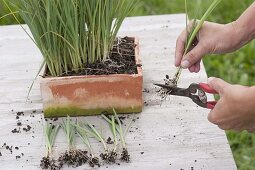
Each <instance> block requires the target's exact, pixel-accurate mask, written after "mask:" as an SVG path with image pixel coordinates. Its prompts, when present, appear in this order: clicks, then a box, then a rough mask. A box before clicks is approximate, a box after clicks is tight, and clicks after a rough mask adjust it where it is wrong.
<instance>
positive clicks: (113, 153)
mask: <svg viewBox="0 0 255 170" xmlns="http://www.w3.org/2000/svg"><path fill="white" fill-rule="evenodd" d="M109 125H110V128H111V131H112V135H113V139H114V142H113V144H114V145H113V149H112V151H111V152H110V153H109V162H112V163H115V162H116V158H117V156H118V154H117V152H116V150H117V146H118V140H117V133H116V124H115V118H114V116H112V117H111V123H109Z"/></svg>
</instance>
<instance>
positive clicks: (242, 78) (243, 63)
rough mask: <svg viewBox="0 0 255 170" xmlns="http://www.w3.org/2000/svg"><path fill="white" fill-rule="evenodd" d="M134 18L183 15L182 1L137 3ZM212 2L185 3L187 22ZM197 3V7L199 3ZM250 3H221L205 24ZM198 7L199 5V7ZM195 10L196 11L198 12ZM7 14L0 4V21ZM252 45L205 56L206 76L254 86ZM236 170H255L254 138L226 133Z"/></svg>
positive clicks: (226, 0) (232, 16)
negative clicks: (137, 16)
mask: <svg viewBox="0 0 255 170" xmlns="http://www.w3.org/2000/svg"><path fill="white" fill-rule="evenodd" d="M138 1H139V2H140V5H139V8H137V11H136V13H135V15H159V14H172V13H184V12H185V9H184V0H138ZM211 1H212V0H206V1H205V0H188V8H189V9H188V11H189V15H190V18H192V16H195V14H194V13H195V11H199V13H200V14H202V13H203V12H204V11H205V9H206V8H207V7H208V6H209V4H210V2H211ZM199 2H200V3H199ZM252 2H254V0H223V1H222V3H221V4H220V5H219V6H218V7H217V8H216V9H215V10H214V12H213V13H212V15H211V16H210V17H209V19H208V20H209V21H212V22H218V23H222V24H224V23H228V22H231V21H233V20H235V19H237V18H238V17H239V16H240V15H241V13H242V12H243V11H244V10H245V9H246V8H247V7H248V6H249V5H250V4H251V3H252ZM199 4H200V5H199ZM198 6H199V8H198ZM7 13H8V10H7V9H6V8H5V7H4V5H3V4H2V1H0V17H1V16H3V15H4V14H7ZM6 24H15V21H14V19H13V18H12V17H6V18H4V19H2V20H0V25H6ZM254 51H255V43H254V42H251V43H250V44H248V45H246V46H245V47H243V48H242V49H240V50H238V51H237V52H235V53H231V54H225V55H220V56H217V55H214V56H208V57H206V58H205V59H204V63H205V67H206V70H207V73H208V75H209V76H215V77H220V78H222V79H224V80H226V81H228V82H230V83H238V84H242V85H255V54H254ZM227 137H228V139H229V143H230V146H231V149H232V151H233V154H234V158H235V161H236V163H237V166H238V169H240V170H253V169H254V170H255V134H250V133H247V132H240V133H237V132H231V131H229V132H227Z"/></svg>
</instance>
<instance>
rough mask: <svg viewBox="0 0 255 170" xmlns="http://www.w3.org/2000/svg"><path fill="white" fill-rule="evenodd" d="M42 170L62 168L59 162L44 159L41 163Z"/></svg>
mask: <svg viewBox="0 0 255 170" xmlns="http://www.w3.org/2000/svg"><path fill="white" fill-rule="evenodd" d="M40 167H41V168H42V169H50V170H59V169H60V166H59V165H58V164H57V161H55V160H53V159H50V158H49V157H43V158H42V160H41V163H40Z"/></svg>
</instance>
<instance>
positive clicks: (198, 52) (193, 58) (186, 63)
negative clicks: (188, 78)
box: [181, 43, 207, 69]
mask: <svg viewBox="0 0 255 170" xmlns="http://www.w3.org/2000/svg"><path fill="white" fill-rule="evenodd" d="M206 53H207V51H206V48H204V46H203V45H201V44H199V43H198V44H197V45H196V46H195V47H194V48H193V49H192V50H191V51H190V52H188V53H187V54H186V55H185V56H184V58H183V60H182V62H181V67H182V68H184V69H186V68H189V67H190V66H192V65H194V64H195V63H197V62H198V61H199V60H200V59H201V58H202V57H203V56H204V55H205V54H206Z"/></svg>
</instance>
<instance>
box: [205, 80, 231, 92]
mask: <svg viewBox="0 0 255 170" xmlns="http://www.w3.org/2000/svg"><path fill="white" fill-rule="evenodd" d="M208 84H209V86H210V87H211V88H213V89H214V90H216V91H217V92H218V93H219V94H220V95H221V94H223V91H224V88H225V87H227V86H228V85H229V83H227V82H225V81H224V80H222V79H219V78H215V77H210V78H208Z"/></svg>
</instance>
